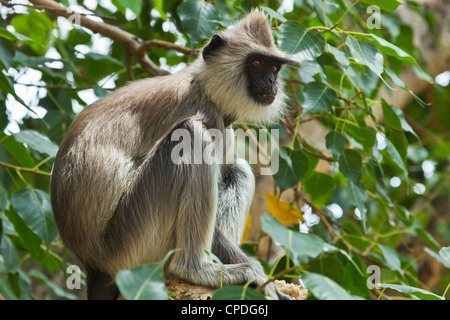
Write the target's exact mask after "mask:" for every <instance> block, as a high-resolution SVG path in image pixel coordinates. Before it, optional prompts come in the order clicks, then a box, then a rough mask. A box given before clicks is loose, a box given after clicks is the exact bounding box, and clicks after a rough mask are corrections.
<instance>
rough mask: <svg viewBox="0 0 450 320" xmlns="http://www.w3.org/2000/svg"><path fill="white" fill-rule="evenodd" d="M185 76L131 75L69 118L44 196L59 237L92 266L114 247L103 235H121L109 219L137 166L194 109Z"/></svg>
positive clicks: (109, 253) (190, 80)
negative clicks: (138, 77)
mask: <svg viewBox="0 0 450 320" xmlns="http://www.w3.org/2000/svg"><path fill="white" fill-rule="evenodd" d="M191 83H192V79H189V78H187V77H186V76H185V74H184V73H183V72H181V73H179V74H175V75H171V76H166V77H160V78H156V79H145V80H140V81H136V82H134V83H132V84H130V85H128V86H125V87H123V88H120V89H118V90H116V91H115V92H113V93H111V94H109V95H108V96H106V97H104V98H102V99H100V100H99V101H97V102H95V103H93V104H92V105H90V106H88V107H86V108H85V109H84V110H83V111H82V112H81V113H80V114H79V115H78V116H77V117H76V119H75V120H74V121H73V123H72V124H71V126H70V128H69V130H68V131H67V133H66V136H65V138H64V140H63V142H62V144H61V146H60V149H59V151H58V154H57V156H56V159H55V163H54V168H53V173H52V179H51V200H52V207H53V211H54V215H55V221H56V224H57V226H58V229H59V232H60V235H61V238H62V240H63V242H64V243H65V244H66V245H67V246H68V247H69V249H71V250H72V251H73V252H74V253H75V254H76V255H77V256H78V257H79V258H80V259H81V260H83V262H85V263H87V264H90V265H96V264H97V265H99V264H102V263H104V261H106V260H109V259H110V257H107V255H112V254H119V253H118V252H115V253H114V252H108V250H109V251H111V248H108V244H107V240H106V239H107V238H108V237H111V236H117V237H118V238H120V237H125V235H124V234H117V235H114V234H113V235H108V234H107V232H108V230H107V227H108V224H110V222H111V220H112V219H113V218H114V215H115V214H116V210H117V207H118V205H119V203H120V201H121V199H122V197H123V196H124V194H125V192H126V190H127V188H128V186H129V185H130V183H131V182H132V180H133V177H134V176H135V175H136V172H138V171H139V168H140V166H141V165H142V164H143V163H144V162H145V161H146V160H147V159H148V158H149V157H152V155H153V154H154V153H155V152H157V149H158V146H159V144H161V143H162V142H163V141H164V139H165V138H167V137H168V136H169V134H170V132H171V131H172V130H173V129H174V128H175V127H176V126H177V125H178V124H180V123H183V121H186V119H189V118H191V117H193V116H195V115H196V114H197V113H198V109H199V108H200V109H201V106H200V105H201V104H202V102H201V101H193V100H192V99H190V98H189V90H192V86H191ZM174 87H176V90H175V89H174ZM164 92H170V93H172V96H170V97H167V96H165V94H164ZM173 92H176V93H177V94H176V95H173ZM194 96H195V95H194ZM180 105H186V106H187V107H185V108H183V107H179V106H180ZM196 105H198V108H197V107H196ZM173 106H177V107H176V108H175V107H173ZM146 191H147V192H152V190H146ZM130 214H131V213H130ZM131 218H132V217H131ZM131 218H130V219H131ZM124 225H126V223H124ZM123 233H125V232H123ZM122 240H123V241H125V239H122ZM117 250H119V249H117ZM122 254H123V253H122Z"/></svg>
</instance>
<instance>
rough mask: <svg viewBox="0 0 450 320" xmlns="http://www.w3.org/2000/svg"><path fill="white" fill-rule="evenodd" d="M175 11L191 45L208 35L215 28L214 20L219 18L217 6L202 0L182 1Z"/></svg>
mask: <svg viewBox="0 0 450 320" xmlns="http://www.w3.org/2000/svg"><path fill="white" fill-rule="evenodd" d="M177 12H178V16H179V17H180V20H181V26H182V28H183V31H184V32H185V33H186V35H187V36H188V37H189V38H190V40H191V41H192V45H194V44H195V43H197V42H200V41H201V40H203V39H205V38H207V37H209V36H210V35H211V33H213V32H214V31H215V30H216V29H217V23H216V22H215V20H220V15H219V11H218V10H217V8H216V7H215V6H214V5H213V4H211V3H208V2H206V1H204V0H186V1H183V2H182V3H181V4H180V5H179V6H178V9H177Z"/></svg>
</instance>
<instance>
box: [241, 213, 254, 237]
mask: <svg viewBox="0 0 450 320" xmlns="http://www.w3.org/2000/svg"><path fill="white" fill-rule="evenodd" d="M251 227H252V216H251V215H250V213H249V214H247V222H246V223H245V229H244V234H243V235H242V241H241V243H244V242H245V241H247V237H248V233H249V232H250V228H251Z"/></svg>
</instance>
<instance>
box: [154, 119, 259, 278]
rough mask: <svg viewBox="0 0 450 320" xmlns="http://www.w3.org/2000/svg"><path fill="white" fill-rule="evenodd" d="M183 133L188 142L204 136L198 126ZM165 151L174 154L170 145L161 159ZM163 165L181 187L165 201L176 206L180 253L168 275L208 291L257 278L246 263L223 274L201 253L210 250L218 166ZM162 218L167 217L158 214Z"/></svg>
mask: <svg viewBox="0 0 450 320" xmlns="http://www.w3.org/2000/svg"><path fill="white" fill-rule="evenodd" d="M184 129H187V130H188V131H190V134H191V136H192V137H193V139H191V141H194V142H195V141H205V140H202V137H204V135H205V134H207V133H206V132H205V129H204V128H203V127H202V125H199V124H198V123H197V124H195V123H186V125H185V126H184ZM189 147H191V146H189ZM202 147H203V148H204V147H205V145H203V146H202ZM187 149H190V148H187ZM169 150H175V149H174V148H173V144H169V145H168V146H164V150H161V159H167V158H171V157H170V154H169V155H167V154H166V155H164V154H165V153H167V152H168V151H169ZM185 150H186V148H185ZM190 150H192V149H190ZM191 160H192V159H191ZM163 164H164V172H165V174H167V175H168V176H167V181H176V183H175V185H178V184H182V185H181V186H180V187H179V189H177V190H179V192H177V193H173V194H172V198H170V199H168V198H166V199H167V201H170V202H169V203H175V202H176V203H177V206H178V210H177V213H175V214H176V220H177V221H176V223H175V230H174V232H175V234H174V238H175V239H176V243H175V247H176V248H179V249H181V250H180V251H177V252H175V253H174V254H173V256H172V259H171V261H170V263H169V265H168V273H169V274H173V275H176V276H179V277H180V278H183V279H186V280H188V281H190V282H192V283H196V284H202V285H207V286H212V287H219V285H220V284H221V283H222V284H224V285H233V284H245V283H246V282H247V281H249V280H253V279H257V278H260V277H261V272H260V270H257V269H255V267H254V265H253V264H252V263H250V261H249V260H245V261H243V262H242V263H237V264H233V265H229V266H227V270H228V271H229V272H228V273H223V271H222V269H221V267H220V266H219V265H218V264H216V263H214V262H213V261H212V260H211V259H210V258H209V257H208V255H207V254H206V252H205V249H206V250H209V251H211V247H212V241H213V235H214V230H215V222H216V212H217V198H218V194H219V179H220V177H221V172H220V171H221V166H220V165H219V164H216V163H210V164H208V163H205V162H202V163H201V164H192V163H188V164H179V165H177V164H173V163H170V161H169V163H168V161H167V160H165V161H164V162H163ZM170 175H173V176H170ZM164 180H166V179H164ZM158 183H159V185H156V186H158V187H159V188H162V187H161V181H158ZM172 192H173V191H172ZM251 193H253V191H251ZM161 199H164V198H162V197H161V198H160V201H161ZM239 213H240V212H239ZM163 214H164V215H167V214H168V213H167V212H163V213H161V215H163ZM240 220H242V217H241V219H240ZM221 281H222V282H221Z"/></svg>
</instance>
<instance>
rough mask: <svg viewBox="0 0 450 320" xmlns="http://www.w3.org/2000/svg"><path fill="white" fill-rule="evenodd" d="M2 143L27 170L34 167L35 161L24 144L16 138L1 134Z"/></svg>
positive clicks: (0, 140)
mask: <svg viewBox="0 0 450 320" xmlns="http://www.w3.org/2000/svg"><path fill="white" fill-rule="evenodd" d="M0 142H1V144H2V145H3V146H4V147H5V148H6V150H8V152H9V153H10V154H11V156H13V158H14V159H16V160H17V162H18V163H19V164H20V165H21V166H23V167H25V168H33V167H34V164H35V163H34V160H33V158H32V157H31V156H30V153H29V152H28V150H27V148H25V146H24V145H23V144H22V143H20V142H17V140H16V139H15V137H14V136H9V135H6V134H4V133H1V132H0Z"/></svg>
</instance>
